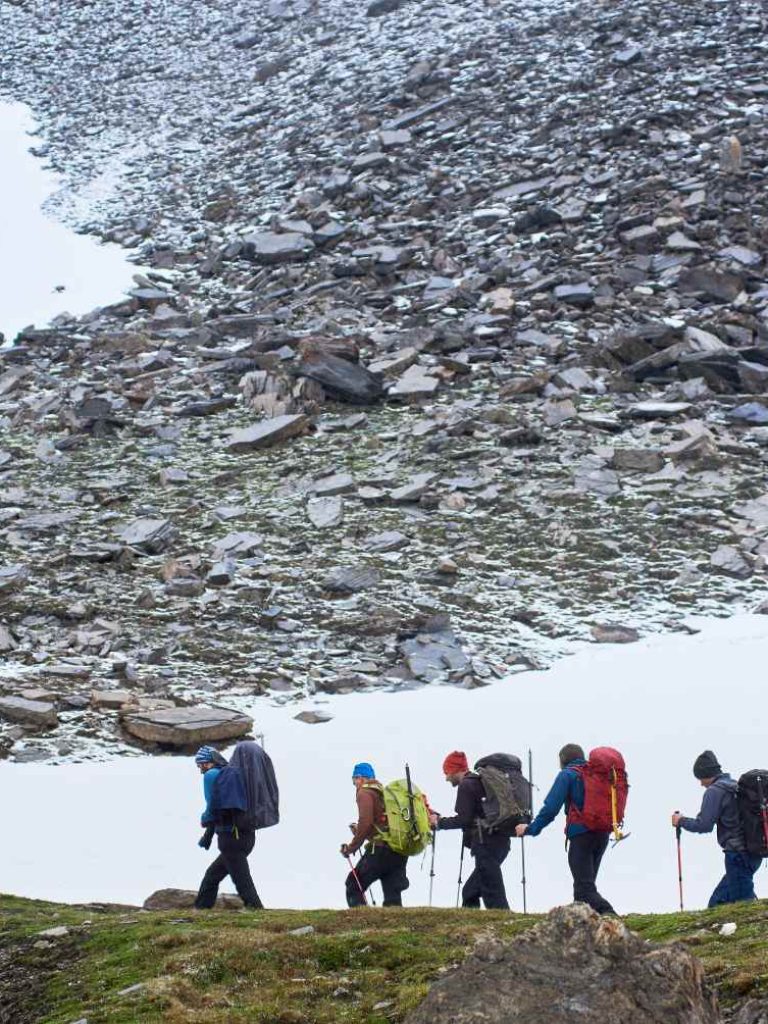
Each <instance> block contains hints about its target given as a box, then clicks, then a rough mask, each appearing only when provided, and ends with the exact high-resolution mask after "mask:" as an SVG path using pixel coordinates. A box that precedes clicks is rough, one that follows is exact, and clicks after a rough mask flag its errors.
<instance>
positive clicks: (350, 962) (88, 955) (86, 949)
mask: <svg viewBox="0 0 768 1024" xmlns="http://www.w3.org/2000/svg"><path fill="white" fill-rule="evenodd" d="M536 920H537V918H536V917H535V916H533V915H528V916H523V915H518V914H505V913H501V912H492V913H474V912H467V911H457V910H428V909H426V908H413V909H406V910H402V911H398V910H384V909H374V908H370V909H361V910H358V911H266V912H263V913H233V912H231V911H229V912H228V911H217V912H213V913H206V914H197V913H194V912H191V911H165V912H159V913H158V912H155V913H145V912H142V911H137V910H132V909H128V908H94V907H68V906H60V905H55V904H49V903H42V902H38V901H31V900H21V899H18V898H14V897H0V945H1V947H2V949H8V948H13V949H14V952H16V953H18V954H19V955H21V956H22V957H24V956H29V955H31V953H32V951H33V950H34V944H33V940H37V941H39V937H38V933H39V932H40V931H42V930H44V929H46V928H51V927H54V926H57V925H66V926H67V927H68V928H69V929H70V934H69V935H68V936H67V937H66V938H64V939H52V940H50V942H51V945H50V947H49V949H48V950H47V951H42V953H41V951H40V950H39V949H38V950H34V953H35V956H36V958H37V959H36V962H35V976H36V977H37V979H38V981H39V984H40V986H41V989H40V992H39V993H38V996H39V997H40V998H39V999H38V1002H39V1004H40V1005H41V1006H45V1011H44V1015H43V1016H42V1017H40V1016H37V1017H34V1018H30V1019H34V1020H36V1021H38V1022H39V1024H71V1022H72V1021H73V1020H77V1019H79V1018H81V1017H86V1018H87V1019H88V1021H89V1024H181V1022H184V1024H197V1022H200V1024H202V1022H205V1024H236V1022H240V1021H243V1022H245V1021H248V1022H249V1024H331V1022H334V1024H335V1022H350V1024H351V1022H355V1024H385V1022H388V1024H391V1022H393V1021H400V1020H402V1019H403V1017H404V1016H405V1015H406V1014H407V1012H408V1010H409V1009H411V1008H412V1007H413V1006H415V1005H417V1004H418V1003H419V1001H420V1000H421V999H422V998H423V997H424V995H425V993H426V992H427V990H428V988H429V985H430V984H431V983H432V981H434V980H435V979H436V978H437V977H439V976H440V973H441V971H442V970H444V969H445V968H448V967H450V966H451V965H453V964H456V963H459V962H460V961H461V960H462V959H463V958H464V956H465V955H466V953H467V950H468V949H470V948H471V947H472V945H473V943H474V941H475V939H476V938H477V937H478V936H479V935H480V934H481V933H488V932H489V931H491V932H495V933H496V934H498V935H501V936H504V937H513V936H514V935H517V934H520V933H521V932H523V931H525V930H526V929H528V928H530V927H531V926H532V925H533V924H535V923H536ZM726 921H734V922H736V924H737V932H736V934H735V935H734V936H732V937H729V938H724V937H722V936H721V935H720V933H719V930H720V927H721V925H722V924H723V923H724V922H726ZM627 923H628V924H629V926H630V927H632V928H633V929H634V930H636V931H637V932H639V933H640V934H641V935H643V936H644V937H645V938H648V939H652V940H654V941H659V942H671V941H681V942H683V943H685V944H686V945H688V946H689V947H690V948H691V949H692V951H693V952H695V953H696V955H697V956H699V957H700V958H701V959H702V961H703V963H704V966H705V969H706V972H707V975H708V977H709V978H710V981H711V982H712V983H713V984H714V985H715V987H716V988H717V990H718V992H719V994H720V997H721V1000H722V1001H723V1002H724V1003H726V1004H728V1003H733V1002H734V1001H736V1000H737V999H739V998H741V997H743V996H744V995H746V994H749V995H754V994H760V993H766V992H768V965H766V962H765V943H766V939H767V938H768V904H765V903H757V904H752V905H744V906H737V907H726V908H722V909H720V910H716V911H704V912H695V913H686V914H666V915H644V916H632V917H630V918H628V919H627ZM306 925H311V926H312V927H313V929H314V931H313V932H312V933H311V934H309V935H306V934H304V935H292V934H290V933H291V931H292V930H294V929H298V928H303V927H305V926H306ZM65 950H66V951H67V955H66V956H65V955H64V951H65ZM41 955H42V956H43V958H44V963H43V965H42V968H41V964H40V956H41ZM18 962H19V961H18V958H17V959H16V963H18ZM62 963H63V965H64V966H63V969H59V968H60V967H61V966H62ZM3 984H9V981H8V979H7V978H3V977H2V976H0V985H3ZM132 986H139V987H138V988H137V989H135V990H134V991H130V989H131V988H132ZM126 990H129V991H126Z"/></svg>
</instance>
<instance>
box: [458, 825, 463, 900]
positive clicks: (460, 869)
mask: <svg viewBox="0 0 768 1024" xmlns="http://www.w3.org/2000/svg"><path fill="white" fill-rule="evenodd" d="M463 870H464V836H463V835H462V837H461V856H460V857H459V884H458V886H457V888H456V906H457V907H458V905H459V899H460V898H461V874H462V872H463Z"/></svg>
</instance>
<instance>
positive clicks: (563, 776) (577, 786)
mask: <svg viewBox="0 0 768 1024" xmlns="http://www.w3.org/2000/svg"><path fill="white" fill-rule="evenodd" d="M586 763H587V762H586V761H585V760H584V759H583V758H581V757H579V758H576V759H575V760H574V761H570V762H569V763H568V764H567V765H566V766H565V768H563V770H562V771H561V772H558V774H557V777H556V778H555V781H554V782H553V783H552V788H551V789H550V791H549V792H548V793H547V796H546V799H545V800H544V803H543V804H542V805H541V810H540V811H539V813H538V814H537V815H536V817H535V818H534V819H533V821H532V822H531V824H530V825H529V826H528V828H527V830H526V833H525V834H526V835H527V836H537V835H538V834H539V832H541V831H542V830H543V829H545V828H546V827H547V825H549V824H550V823H551V822H553V821H554V820H555V818H556V817H557V815H558V814H559V813H560V811H561V809H562V808H563V807H564V808H565V813H566V814H567V813H568V808H569V806H570V805H571V804H572V803H573V804H575V805H576V807H577V808H578V809H579V810H581V809H582V807H583V806H584V782H583V780H582V778H581V776H580V775H579V773H578V772H575V771H574V770H573V769H574V767H575V766H576V765H580V764H586ZM588 831H589V829H588V828H586V826H584V825H580V824H576V823H573V824H569V825H566V828H565V834H566V836H567V837H568V838H569V839H570V838H571V837H572V836H578V835H581V833H582V832H588Z"/></svg>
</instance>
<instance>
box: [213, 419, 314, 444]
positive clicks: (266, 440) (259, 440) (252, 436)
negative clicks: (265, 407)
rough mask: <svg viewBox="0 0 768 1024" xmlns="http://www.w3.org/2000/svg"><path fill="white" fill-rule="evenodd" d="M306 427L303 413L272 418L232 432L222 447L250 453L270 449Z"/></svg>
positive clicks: (306, 422)
mask: <svg viewBox="0 0 768 1024" xmlns="http://www.w3.org/2000/svg"><path fill="white" fill-rule="evenodd" d="M308 426H309V420H308V419H307V417H306V416H305V415H304V414H303V413H295V414H293V415H286V416H274V417H273V418H272V419H269V420H262V422H261V423H256V424H254V426H252V427H242V428H240V429H239V430H233V431H232V432H231V433H230V435H229V437H228V439H227V440H226V441H225V442H224V447H225V448H226V449H227V450H228V451H230V452H252V451H258V450H259V449H260V448H271V447H272V446H273V445H276V444H281V443H282V442H283V441H288V440H290V439H291V438H292V437H298V436H299V435H300V434H303V433H305V431H306V429H307V427H308Z"/></svg>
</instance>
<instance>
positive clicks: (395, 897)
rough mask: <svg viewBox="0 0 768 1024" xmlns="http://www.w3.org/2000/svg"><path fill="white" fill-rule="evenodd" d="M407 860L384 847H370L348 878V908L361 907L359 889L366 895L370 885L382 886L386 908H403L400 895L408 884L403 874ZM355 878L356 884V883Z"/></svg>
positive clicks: (361, 898)
mask: <svg viewBox="0 0 768 1024" xmlns="http://www.w3.org/2000/svg"><path fill="white" fill-rule="evenodd" d="M407 864H408V858H407V857H404V856H403V854H401V853H395V852H394V850H390V848H389V847H388V846H387V845H386V844H385V843H377V844H376V846H373V847H371V848H370V849H369V850H368V851H367V852H366V853H364V854H363V856H362V857H361V858H360V860H359V861H358V862H357V864H356V865H355V874H354V875H353V874H352V872H351V871H350V873H349V874H348V875H347V881H346V888H347V906H349V907H361V906H362V905H363V904H364V902H365V900H364V899H363V894H362V893H361V892H360V886H362V888H363V891H365V890H366V889H367V888H368V886H369V885H372V883H373V882H381V888H382V889H383V890H384V906H385V907H402V905H403V895H402V894H403V893H404V892H405V890H406V889H407V888H408V886H409V885H410V884H411V883H410V882H409V881H408V878H407V876H406V874H405V869H406V866H407ZM355 875H357V879H358V880H359V883H360V884H359V885H358V882H357V881H356V880H355Z"/></svg>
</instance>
